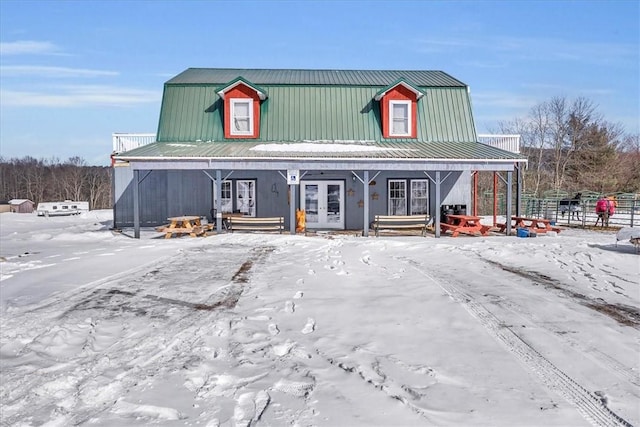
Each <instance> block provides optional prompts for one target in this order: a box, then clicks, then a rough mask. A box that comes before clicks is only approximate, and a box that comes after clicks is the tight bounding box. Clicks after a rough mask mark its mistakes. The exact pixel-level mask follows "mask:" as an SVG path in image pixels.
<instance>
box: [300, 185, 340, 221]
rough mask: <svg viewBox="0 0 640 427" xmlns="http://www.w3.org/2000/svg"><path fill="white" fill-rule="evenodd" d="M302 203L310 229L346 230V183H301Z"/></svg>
mask: <svg viewBox="0 0 640 427" xmlns="http://www.w3.org/2000/svg"><path fill="white" fill-rule="evenodd" d="M300 202H301V205H302V208H303V209H304V210H305V220H306V227H307V228H309V229H327V228H331V229H344V181H301V182H300Z"/></svg>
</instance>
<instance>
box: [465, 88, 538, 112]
mask: <svg viewBox="0 0 640 427" xmlns="http://www.w3.org/2000/svg"><path fill="white" fill-rule="evenodd" d="M471 99H472V101H473V106H474V107H481V108H486V107H491V108H495V107H499V108H504V109H508V110H512V111H513V110H520V111H521V110H528V109H529V108H531V107H532V106H534V105H535V104H536V103H538V102H540V100H539V99H538V98H537V97H536V96H527V95H524V96H523V95H522V94H516V93H509V92H491V93H486V92H483V93H479V92H476V93H472V94H471Z"/></svg>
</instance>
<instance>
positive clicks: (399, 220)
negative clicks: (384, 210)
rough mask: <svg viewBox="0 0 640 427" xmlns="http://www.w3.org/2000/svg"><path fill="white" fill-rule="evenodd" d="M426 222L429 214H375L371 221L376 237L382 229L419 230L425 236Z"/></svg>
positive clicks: (427, 222)
mask: <svg viewBox="0 0 640 427" xmlns="http://www.w3.org/2000/svg"><path fill="white" fill-rule="evenodd" d="M428 224H429V215H376V216H375V220H374V221H373V223H372V225H373V231H374V232H375V235H376V237H378V235H379V234H380V231H383V230H420V234H421V235H422V236H426V235H427V225H428Z"/></svg>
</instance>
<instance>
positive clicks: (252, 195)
mask: <svg viewBox="0 0 640 427" xmlns="http://www.w3.org/2000/svg"><path fill="white" fill-rule="evenodd" d="M244 184H249V188H250V190H249V194H248V196H249V197H245V196H247V191H245V190H246V189H245V188H243V187H244ZM246 199H248V200H246ZM236 206H237V209H238V210H239V211H240V212H241V213H243V214H245V215H247V216H256V180H255V179H238V180H236Z"/></svg>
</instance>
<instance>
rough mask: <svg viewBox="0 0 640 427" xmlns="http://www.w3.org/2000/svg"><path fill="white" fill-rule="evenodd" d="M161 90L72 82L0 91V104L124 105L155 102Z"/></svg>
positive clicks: (159, 98) (28, 105) (52, 105)
mask: <svg viewBox="0 0 640 427" xmlns="http://www.w3.org/2000/svg"><path fill="white" fill-rule="evenodd" d="M161 98H162V92H161V91H150V90H141V89H135V88H125V87H117V86H104V85H76V86H61V87H57V88H51V89H50V90H48V91H41V92H37V91H16V90H2V91H0V104H1V105H2V106H3V107H91V106H102V107H126V106H131V105H138V104H145V103H151V102H155V103H157V102H159V101H160V100H161Z"/></svg>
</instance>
